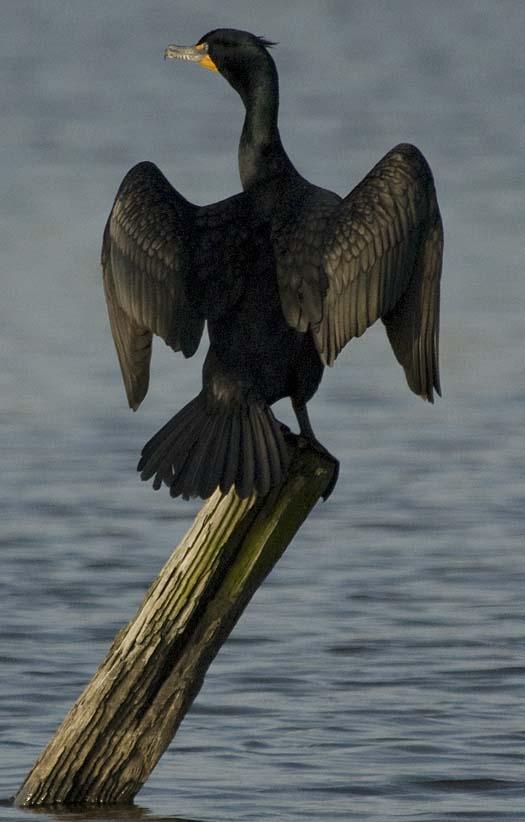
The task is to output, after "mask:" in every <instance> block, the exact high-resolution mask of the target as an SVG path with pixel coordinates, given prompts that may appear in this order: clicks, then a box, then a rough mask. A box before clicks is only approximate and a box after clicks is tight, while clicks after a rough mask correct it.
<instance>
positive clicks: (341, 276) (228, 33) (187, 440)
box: [102, 29, 443, 498]
mask: <svg viewBox="0 0 525 822" xmlns="http://www.w3.org/2000/svg"><path fill="white" fill-rule="evenodd" d="M270 45H271V44H270V43H269V42H268V41H264V40H262V39H261V38H257V37H255V36H254V35H252V34H248V33H247V32H241V31H235V30H226V29H218V30H215V31H213V32H210V33H209V34H207V35H205V36H204V37H203V38H201V40H200V41H199V43H197V45H196V46H191V47H180V46H169V47H168V48H167V50H166V56H167V57H170V58H180V59H185V60H189V61H191V62H196V63H199V64H200V65H202V66H204V67H206V68H209V69H211V70H214V71H219V72H220V73H221V74H222V75H223V76H224V77H225V78H226V79H227V80H228V82H229V83H230V84H231V85H232V86H233V88H234V89H235V90H236V91H237V92H238V93H239V95H240V96H241V98H242V100H243V103H244V105H245V108H246V117H245V122H244V126H243V130H242V134H241V140H240V145H239V170H240V176H241V182H242V186H243V192H242V193H241V194H237V195H235V196H233V197H230V198H229V199H227V200H223V201H222V202H219V203H215V204H213V205H209V206H204V207H197V206H195V205H193V204H191V203H189V202H188V201H187V200H185V199H184V198H183V197H182V196H181V195H180V194H179V193H178V192H177V191H176V190H175V189H174V188H173V187H172V186H171V185H170V183H169V182H168V181H167V180H166V178H165V177H164V176H163V175H162V174H161V172H160V171H159V170H158V168H157V167H156V166H155V165H153V164H152V163H139V164H138V165H137V166H135V167H134V168H132V169H131V171H129V172H128V174H127V175H126V177H125V178H124V180H123V182H122V184H121V186H120V188H119V191H118V192H117V196H116V199H115V203H114V205H113V209H112V211H111V214H110V216H109V219H108V222H107V225H106V229H105V232H104V241H103V247H102V268H103V274H104V286H105V293H106V300H107V304H108V311H109V317H110V324H111V330H112V333H113V339H114V341H115V346H116V349H117V354H118V358H119V362H120V367H121V370H122V375H123V378H124V385H125V388H126V393H127V397H128V401H129V404H130V406H131V408H133V409H134V410H136V409H137V408H138V406H139V405H140V403H141V401H142V400H143V398H144V396H145V394H146V392H147V389H148V382H149V364H150V357H151V343H152V335H153V334H157V335H158V336H160V337H161V338H162V339H164V340H165V342H166V343H167V344H168V345H170V346H171V347H172V348H173V349H174V350H175V351H182V353H183V354H184V356H186V357H190V356H192V354H193V353H194V352H195V351H196V349H197V347H198V345H199V342H200V339H201V336H202V332H203V329H204V324H205V322H207V324H208V333H209V338H210V348H209V351H208V354H207V357H206V360H205V363H204V368H203V387H202V391H201V393H200V394H199V395H198V396H197V397H195V398H194V399H193V400H192V401H191V402H190V403H189V404H188V405H186V406H185V407H184V408H183V409H182V410H181V411H179V413H178V414H176V415H175V416H174V417H173V418H172V419H171V420H170V421H169V422H168V423H167V424H166V425H165V426H164V427H163V428H162V429H161V430H160V431H159V432H158V433H157V434H156V435H155V436H154V437H153V438H152V439H151V440H150V441H149V442H148V443H147V444H146V445H145V447H144V449H143V451H142V457H141V460H140V462H139V466H138V467H139V470H140V471H141V476H142V478H143V479H149V478H151V477H154V487H155V488H158V487H160V485H161V484H162V483H163V482H164V483H165V484H166V485H168V486H169V488H170V492H171V494H172V495H173V496H177V495H179V494H180V495H182V496H184V497H192V496H201V497H204V498H205V497H207V496H209V495H210V494H211V493H212V492H213V491H214V489H215V488H217V487H218V486H219V487H220V488H221V490H222V491H223V492H227V491H228V490H229V489H230V488H231V486H232V485H234V486H235V488H236V492H237V494H238V495H239V496H240V497H246V496H249V495H250V494H252V493H257V494H265V493H267V492H268V491H269V489H270V488H272V487H273V486H275V485H277V484H278V483H280V482H281V480H282V478H283V476H284V474H285V472H286V469H287V465H288V451H287V448H286V444H285V435H284V433H283V427H282V426H281V425H280V423H279V422H278V421H277V420H276V419H275V417H274V415H273V413H272V411H271V408H270V406H271V405H272V404H273V403H274V402H276V401H277V400H278V399H281V398H282V397H286V396H289V397H290V398H291V400H292V405H293V408H294V410H295V413H296V416H297V419H298V422H299V426H300V430H301V434H302V435H303V436H304V437H306V438H308V439H309V440H310V441H311V442H312V443H313V444H314V445H315V446H316V447H318V448H320V449H322V450H323V451H324V450H325V449H324V448H323V446H321V445H320V444H319V443H318V441H317V440H316V438H315V435H314V433H313V431H312V428H311V425H310V421H309V418H308V414H307V410H306V404H307V402H308V401H309V400H310V399H311V397H312V396H313V394H314V393H315V391H316V390H317V388H318V386H319V383H320V380H321V377H322V374H323V370H324V366H325V365H332V364H333V363H334V361H335V359H336V357H337V355H338V354H339V352H340V351H341V349H342V348H343V347H344V345H346V343H347V342H349V341H350V340H351V339H352V338H353V337H358V336H360V335H361V334H363V332H364V331H365V330H366V329H367V328H368V327H369V326H370V325H372V324H373V323H374V322H375V321H376V320H378V319H382V321H383V322H384V324H385V326H386V330H387V334H388V338H389V340H390V342H391V345H392V348H393V351H394V354H395V356H396V357H397V359H398V361H399V362H400V364H401V365H402V366H403V368H404V370H405V374H406V378H407V381H408V385H409V386H410V388H411V389H412V391H414V393H416V394H418V395H420V396H421V397H423V398H424V399H427V400H428V401H429V402H433V397H434V391H436V392H437V393H440V384H439V367H438V332H439V283H440V276H441V261H442V249H443V231H442V224H441V217H440V214H439V208H438V204H437V199H436V193H435V189H434V183H433V178H432V173H431V171H430V168H429V166H428V164H427V162H426V160H425V158H424V157H423V155H422V154H421V152H420V151H419V150H418V149H417V148H415V147H414V146H411V145H405V144H402V145H398V146H396V147H395V148H393V149H392V150H391V151H389V152H388V153H387V154H386V155H385V157H383V159H382V160H380V161H379V163H378V164H377V165H376V166H375V167H374V168H373V169H372V171H371V172H370V173H369V174H368V175H367V176H366V177H365V178H364V180H363V181H362V182H361V183H359V185H358V186H357V187H356V188H355V189H354V190H353V191H352V192H351V193H350V194H349V195H348V196H347V197H346V198H345V199H341V198H340V197H339V196H338V195H336V194H334V193H332V192H330V191H326V190H324V189H321V188H318V187H317V186H314V185H312V184H311V183H309V182H308V181H307V180H305V179H304V178H303V177H302V176H301V175H300V174H299V173H298V171H297V170H296V169H295V168H294V166H293V165H292V163H291V161H290V160H289V158H288V156H287V154H286V152H285V150H284V148H283V146H282V143H281V139H280V136H279V131H278V126H277V114H278V105H279V93H278V79H277V71H276V68H275V63H274V61H273V58H272V56H271V55H270V53H269V51H268V47H269V46H270ZM330 490H331V489H330Z"/></svg>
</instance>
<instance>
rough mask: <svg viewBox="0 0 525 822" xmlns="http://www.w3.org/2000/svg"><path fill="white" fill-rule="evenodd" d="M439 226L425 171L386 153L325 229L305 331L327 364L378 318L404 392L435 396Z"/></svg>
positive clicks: (406, 152) (404, 154)
mask: <svg viewBox="0 0 525 822" xmlns="http://www.w3.org/2000/svg"><path fill="white" fill-rule="evenodd" d="M442 252H443V228H442V223H441V217H440V213H439V208H438V204H437V199H436V192H435V189H434V181H433V178H432V173H431V171H430V168H429V166H428V163H427V162H426V160H425V158H424V157H423V155H422V154H421V152H420V151H419V150H418V149H417V148H415V147H414V146H411V145H406V144H401V145H398V146H396V147H395V148H393V149H392V150H391V151H389V152H388V154H386V155H385V157H383V159H382V160H380V162H379V163H378V164H377V165H376V166H375V167H374V168H373V169H372V171H371V172H370V173H369V174H368V175H367V176H366V177H365V178H364V180H363V181H362V182H361V183H359V185H358V186H357V187H356V188H355V189H354V190H353V191H352V192H351V193H350V194H349V195H348V196H347V197H346V198H345V199H344V200H343V201H342V202H341V204H340V205H339V206H338V208H337V210H336V211H335V213H334V215H333V217H332V220H331V221H330V223H329V226H328V227H327V229H326V231H325V236H324V241H323V254H322V265H321V271H320V275H319V276H320V277H321V278H322V279H323V281H324V300H323V316H322V319H321V321H320V322H317V323H312V325H311V331H312V334H313V336H314V339H315V343H316V347H317V349H318V351H319V354H320V356H321V359H322V360H323V361H324V362H325V363H326V364H327V365H331V364H332V363H333V362H334V360H335V358H336V357H337V355H338V354H339V352H340V351H341V349H342V348H343V346H344V345H345V344H346V343H347V342H348V341H349V340H351V339H352V338H353V337H359V336H360V335H361V334H363V332H364V331H365V330H366V329H367V328H368V327H369V326H371V325H372V323H374V322H375V321H376V320H377V319H379V318H381V319H382V320H383V322H384V324H385V326H386V329H387V334H388V338H389V340H390V343H391V345H392V348H393V350H394V354H395V355H396V357H397V359H398V361H399V362H400V363H401V365H402V366H403V368H404V370H405V374H406V378H407V381H408V384H409V386H410V388H411V389H412V390H413V391H414V392H415V393H416V394H419V395H420V396H422V397H424V398H425V399H427V400H429V401H430V402H432V401H433V391H434V389H435V390H436V391H437V392H438V393H440V384H439V366H438V335H439V285H440V277H441V261H442Z"/></svg>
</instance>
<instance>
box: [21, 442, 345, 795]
mask: <svg viewBox="0 0 525 822" xmlns="http://www.w3.org/2000/svg"><path fill="white" fill-rule="evenodd" d="M292 452H293V458H292V463H291V467H290V471H289V474H288V476H287V478H286V480H285V482H284V484H283V485H282V486H281V487H280V488H278V489H275V490H274V491H272V492H271V493H270V494H269V495H268V496H267V497H265V498H263V499H255V498H253V497H252V498H249V499H246V500H240V499H239V498H238V497H237V496H236V495H235V493H233V492H230V493H229V494H227V495H226V496H222V495H221V494H220V493H219V492H216V493H215V494H214V495H213V496H212V497H211V498H210V499H209V500H208V501H207V502H206V504H205V505H204V506H203V508H202V509H201V511H200V512H199V513H198V514H197V517H196V519H195V521H194V523H193V525H192V527H191V528H190V530H189V531H188V533H187V534H186V536H185V537H184V538H183V540H182V542H181V543H180V545H179V546H178V548H176V549H175V551H174V552H173V554H172V556H171V557H170V559H169V560H168V562H167V563H166V565H165V566H164V568H163V569H162V570H161V572H160V574H159V576H158V577H157V579H156V580H155V581H154V582H153V584H152V585H151V587H150V589H149V591H148V592H147V593H146V596H145V598H144V601H143V603H142V605H141V607H140V608H139V610H138V612H137V614H136V616H135V617H134V619H132V621H131V622H130V623H129V625H127V626H126V627H125V628H123V629H122V630H121V631H119V633H118V634H117V636H116V637H115V640H114V641H113V643H112V645H111V647H110V649H109V651H108V654H107V657H106V659H105V660H104V661H103V663H102V664H101V666H100V667H99V669H98V671H97V672H96V673H95V675H94V677H93V678H92V680H91V681H90V682H89V684H88V685H87V687H86V689H85V690H84V692H83V693H82V694H81V696H80V697H79V699H78V700H77V702H76V703H75V705H74V706H73V708H72V709H71V711H70V713H69V714H68V715H67V716H66V718H65V719H64V721H63V723H62V724H61V725H60V727H59V728H58V730H57V732H56V734H55V736H54V737H53V739H52V740H51V741H50V742H49V744H48V745H47V747H46V748H45V750H44V751H43V753H42V754H41V756H40V758H39V759H38V760H37V762H36V763H35V765H34V766H33V768H32V769H31V771H30V772H29V774H28V775H27V777H26V779H25V781H24V783H23V784H22V786H21V787H20V788H19V790H18V793H17V794H16V797H15V802H16V804H17V805H19V806H23V807H35V806H47V805H55V804H65V805H79V804H98V805H100V804H116V803H129V802H131V801H132V799H133V797H134V796H135V794H136V793H137V791H138V790H139V789H140V788H141V787H142V785H143V784H144V782H145V781H146V779H147V778H148V776H149V774H150V773H151V771H152V770H153V768H154V767H155V765H156V764H157V762H158V760H159V759H160V757H161V756H162V754H163V752H164V751H165V749H166V748H167V746H168V745H169V743H170V742H171V740H172V738H173V736H174V735H175V733H176V731H177V728H178V726H179V725H180V723H181V721H182V719H183V718H184V715H185V714H186V712H187V710H188V708H189V707H190V706H191V704H192V702H193V700H194V699H195V696H196V695H197V693H198V691H199V690H200V687H201V685H202V682H203V679H204V675H205V673H206V671H207V669H208V667H209V665H210V664H211V662H212V660H213V659H214V657H215V655H216V654H217V652H218V650H219V648H220V647H221V645H222V644H223V642H224V641H225V640H226V638H227V637H228V635H229V633H230V631H231V630H232V628H233V626H234V625H235V623H236V621H237V619H238V618H239V616H240V614H241V613H242V611H243V610H244V608H245V607H246V605H247V604H248V602H249V600H250V599H251V597H252V595H253V593H254V592H255V591H256V590H257V588H258V587H259V585H261V583H262V582H263V580H264V578H265V577H266V576H267V574H268V573H269V572H270V570H271V569H272V568H273V566H274V565H275V563H276V562H277V561H278V559H279V558H280V556H281V555H282V554H283V552H284V550H285V549H286V547H287V545H288V544H289V543H290V541H291V540H292V538H293V536H294V534H295V533H296V531H297V530H298V528H299V527H300V525H301V524H302V523H303V521H304V520H305V518H306V517H307V516H308V514H309V512H310V511H311V509H312V508H313V506H314V505H315V503H316V502H317V500H318V499H319V497H320V496H321V495H322V494H323V492H324V491H325V489H326V488H327V487H328V485H329V483H330V480H331V477H332V471H333V465H332V464H331V463H330V462H329V461H328V460H327V459H326V458H325V457H324V456H321V455H320V454H319V453H317V452H316V451H313V450H312V449H310V448H304V447H299V446H297V445H295V446H294V447H293V449H292Z"/></svg>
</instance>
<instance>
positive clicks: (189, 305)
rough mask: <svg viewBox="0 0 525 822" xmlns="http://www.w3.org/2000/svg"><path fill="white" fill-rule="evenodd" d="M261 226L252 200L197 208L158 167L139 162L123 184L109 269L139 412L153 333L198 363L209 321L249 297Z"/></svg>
mask: <svg viewBox="0 0 525 822" xmlns="http://www.w3.org/2000/svg"><path fill="white" fill-rule="evenodd" d="M256 222H257V221H256V218H255V216H254V209H253V207H252V204H251V199H250V198H249V197H248V196H247V195H244V194H240V195H236V196H235V197H230V198H229V199H227V200H223V201H222V202H219V203H214V204H212V205H208V206H203V207H197V206H195V205H193V204H191V203H189V202H188V201H187V200H185V199H184V198H183V197H182V196H181V195H180V194H178V192H177V191H176V190H175V189H174V188H173V186H172V185H171V184H170V183H169V182H168V180H167V179H166V178H165V177H164V175H163V174H162V173H161V172H160V171H159V169H158V168H157V167H156V166H155V165H154V164H153V163H148V162H146V163H139V164H138V165H136V166H135V167H134V168H132V169H131V171H129V172H128V174H127V175H126V177H125V178H124V180H123V181H122V184H121V186H120V188H119V190H118V192H117V196H116V198H115V202H114V204H113V208H112V211H111V214H110V215H109V219H108V221H107V224H106V228H105V231H104V240H103V244H102V270H103V279H104V290H105V294H106V302H107V306H108V312H109V320H110V325H111V331H112V334H113V340H114V342H115V347H116V349H117V355H118V359H119V363H120V368H121V371H122V377H123V379H124V385H125V388H126V394H127V398H128V402H129V405H130V407H131V408H133V410H136V409H137V408H138V406H139V405H140V403H141V402H142V400H143V399H144V397H145V395H146V393H147V390H148V384H149V370H150V360H151V346H152V339H153V334H156V335H158V336H159V337H161V338H162V339H163V340H164V341H165V342H166V343H167V344H168V345H170V346H171V347H172V348H173V349H174V350H175V351H182V353H183V354H184V356H186V357H191V356H192V354H194V353H195V351H196V350H197V348H198V345H199V342H200V339H201V336H202V331H203V328H204V322H205V319H206V318H210V317H216V316H219V315H220V313H221V312H222V311H224V310H225V309H226V308H227V307H228V306H229V305H231V304H232V302H235V300H237V299H238V298H239V296H240V295H241V294H242V289H243V282H244V277H243V274H244V272H245V269H246V266H247V264H248V263H249V260H250V253H251V252H250V249H251V244H250V237H251V236H252V235H253V234H254V233H256V230H255V226H256Z"/></svg>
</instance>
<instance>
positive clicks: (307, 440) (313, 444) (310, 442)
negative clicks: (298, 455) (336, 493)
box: [297, 434, 339, 502]
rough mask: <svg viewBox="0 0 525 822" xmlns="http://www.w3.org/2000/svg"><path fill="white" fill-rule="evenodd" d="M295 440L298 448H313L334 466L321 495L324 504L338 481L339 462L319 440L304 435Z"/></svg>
mask: <svg viewBox="0 0 525 822" xmlns="http://www.w3.org/2000/svg"><path fill="white" fill-rule="evenodd" d="M297 440H298V444H299V447H300V448H301V447H302V448H305V447H307V446H310V448H313V449H314V451H317V453H318V454H321V455H322V456H323V457H326V459H328V460H329V461H330V462H331V463H332V465H333V466H334V467H333V472H332V479H331V480H330V482H329V484H328V486H327V488H326V491H325V492H324V494H323V502H326V500H327V499H328V497H329V496H330V494H331V493H332V491H333V490H334V488H335V486H336V485H337V480H338V479H339V460H338V459H337V458H336V457H334V455H333V454H331V453H330V451H329V450H328V449H327V448H325V447H324V445H322V444H321V443H320V442H319V440H316V439H315V438H312V437H305V435H304V434H300V435H299V437H298V438H297Z"/></svg>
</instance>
